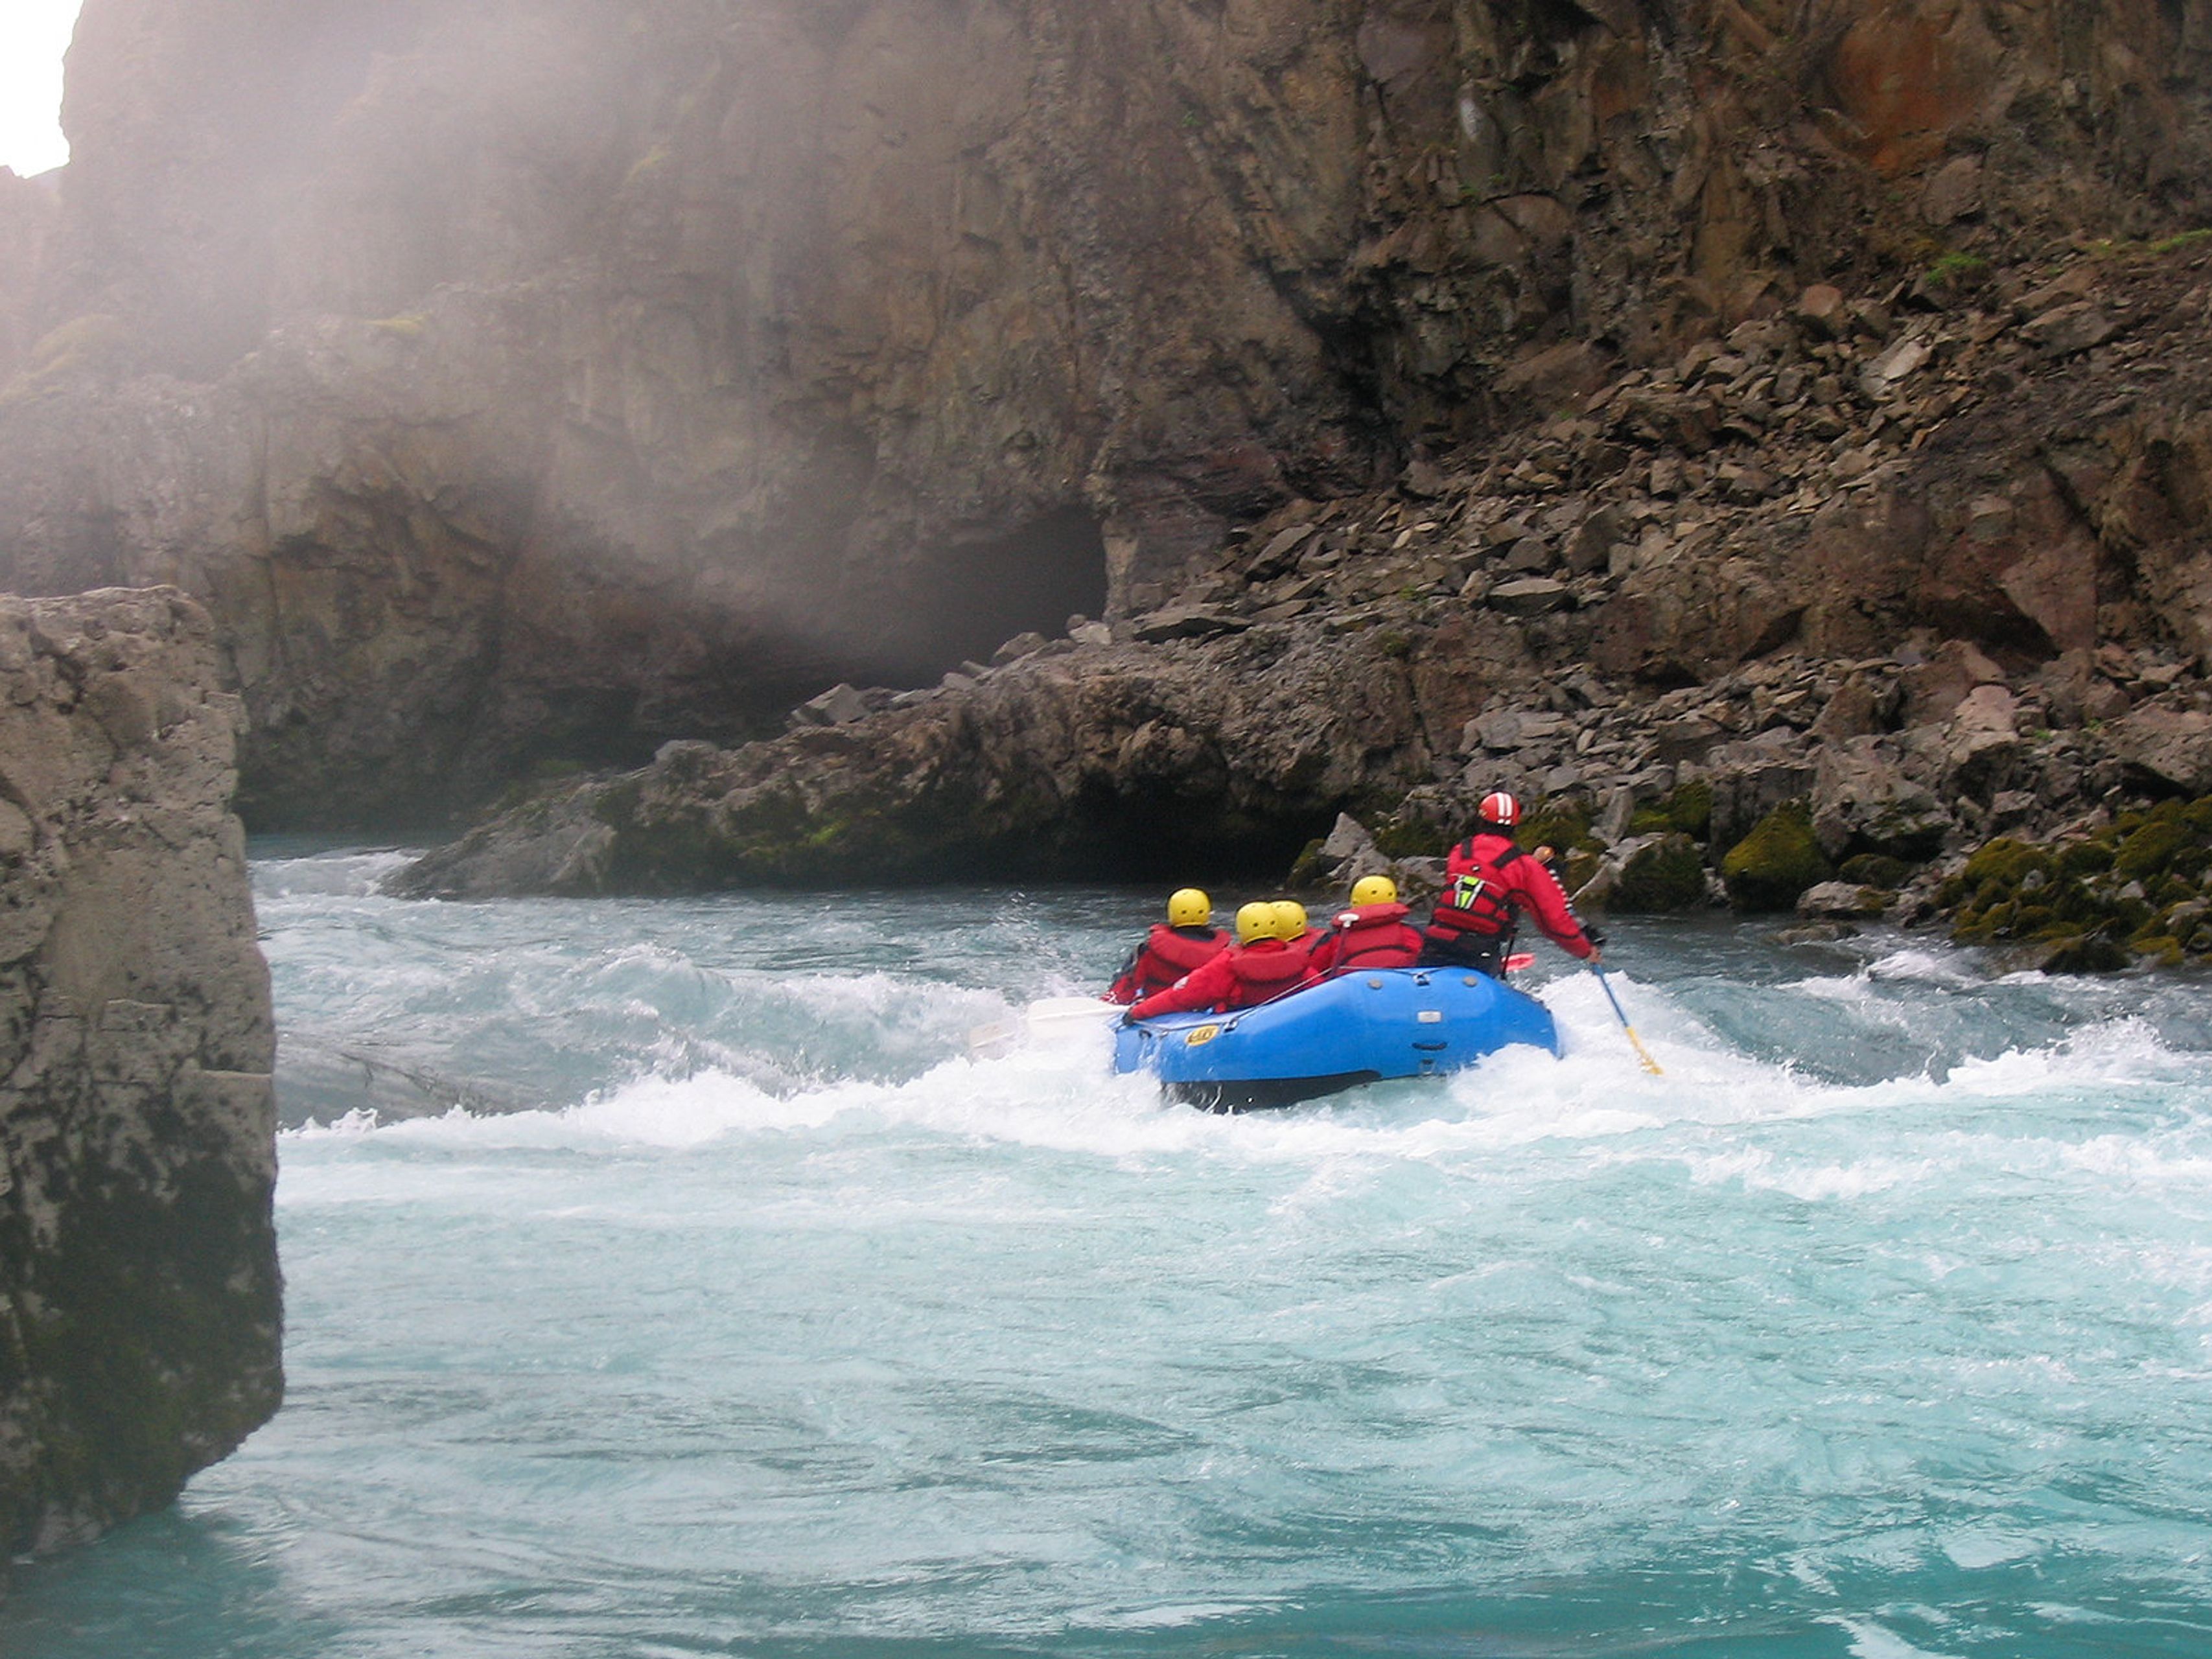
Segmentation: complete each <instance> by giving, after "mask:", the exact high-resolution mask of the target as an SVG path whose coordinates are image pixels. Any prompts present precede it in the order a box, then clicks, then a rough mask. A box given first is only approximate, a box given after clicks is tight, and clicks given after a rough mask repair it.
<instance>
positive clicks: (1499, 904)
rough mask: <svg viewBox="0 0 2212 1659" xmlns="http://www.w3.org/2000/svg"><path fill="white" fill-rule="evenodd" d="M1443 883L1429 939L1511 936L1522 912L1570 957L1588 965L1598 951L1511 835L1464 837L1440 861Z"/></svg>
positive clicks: (1545, 872)
mask: <svg viewBox="0 0 2212 1659" xmlns="http://www.w3.org/2000/svg"><path fill="white" fill-rule="evenodd" d="M1444 874H1445V876H1446V877H1447V880H1446V882H1445V884H1444V890H1443V893H1442V894H1440V895H1439V896H1437V908H1436V911H1435V913H1434V914H1433V915H1431V916H1430V918H1429V927H1428V933H1429V937H1430V938H1431V939H1449V938H1450V937H1451V936H1452V935H1453V934H1455V933H1474V934H1477V935H1479V936H1480V937H1483V938H1492V937H1494V936H1496V935H1497V934H1499V933H1508V932H1510V931H1511V929H1512V927H1513V924H1514V921H1515V919H1516V916H1517V915H1519V914H1520V913H1521V912H1522V911H1526V912H1527V913H1528V915H1531V916H1533V917H1534V918H1535V921H1536V926H1537V927H1541V928H1542V929H1543V930H1544V933H1545V936H1546V937H1547V939H1550V940H1551V941H1552V942H1553V944H1554V945H1558V946H1559V948H1560V949H1561V950H1563V951H1565V952H1566V953H1567V954H1568V955H1569V956H1572V957H1581V958H1583V960H1585V961H1587V960H1588V959H1589V957H1594V956H1595V955H1596V954H1597V948H1596V947H1595V945H1592V944H1591V943H1590V942H1589V939H1587V938H1585V937H1584V936H1583V928H1582V923H1581V922H1579V921H1577V920H1576V919H1575V913H1574V911H1573V909H1572V908H1571V907H1570V906H1569V905H1568V903H1567V896H1566V893H1565V890H1564V889H1562V888H1561V887H1560V885H1559V878H1558V877H1557V876H1555V875H1553V873H1552V872H1551V869H1550V867H1549V866H1547V865H1546V864H1544V863H1543V861H1542V860H1539V859H1533V858H1530V857H1529V856H1528V854H1526V853H1523V852H1522V850H1521V849H1520V848H1517V847H1516V846H1515V845H1514V844H1513V840H1512V837H1511V836H1500V835H1494V834H1492V833H1491V832H1489V831H1487V830H1484V831H1480V832H1478V833H1476V834H1474V835H1472V836H1468V838H1467V839H1466V840H1465V841H1463V842H1460V844H1459V845H1458V846H1456V847H1455V848H1452V849H1451V852H1450V854H1449V855H1448V856H1447V857H1446V858H1445V860H1444Z"/></svg>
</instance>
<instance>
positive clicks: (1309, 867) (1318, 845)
mask: <svg viewBox="0 0 2212 1659" xmlns="http://www.w3.org/2000/svg"><path fill="white" fill-rule="evenodd" d="M1327 839H1328V837H1327V836H1315V837H1314V838H1313V839H1312V840H1311V841H1310V842H1307V843H1306V844H1305V845H1304V847H1303V848H1300V849H1299V851H1298V855H1297V858H1295V859H1293V860H1291V873H1290V875H1289V877H1288V878H1287V880H1288V882H1289V884H1290V885H1291V886H1292V887H1293V888H1308V887H1318V886H1320V885H1321V884H1322V883H1323V882H1325V881H1327V880H1328V878H1329V877H1330V876H1331V875H1333V874H1334V873H1335V870H1336V864H1335V860H1332V859H1325V858H1323V857H1322V854H1321V849H1322V842H1324V841H1326V840H1327Z"/></svg>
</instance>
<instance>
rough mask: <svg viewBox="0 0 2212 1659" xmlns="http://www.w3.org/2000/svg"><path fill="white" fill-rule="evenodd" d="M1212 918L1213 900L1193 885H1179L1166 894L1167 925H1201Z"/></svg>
mask: <svg viewBox="0 0 2212 1659" xmlns="http://www.w3.org/2000/svg"><path fill="white" fill-rule="evenodd" d="M1212 920H1213V901H1212V899H1210V898H1208V897H1206V895H1205V894H1203V893H1201V892H1200V891H1199V890H1198V889H1197V888H1195V887H1179V888H1177V889H1176V890H1175V891H1174V892H1172V893H1170V894H1169V895H1168V926H1169V927H1205V926H1206V923H1207V922H1209V921H1212Z"/></svg>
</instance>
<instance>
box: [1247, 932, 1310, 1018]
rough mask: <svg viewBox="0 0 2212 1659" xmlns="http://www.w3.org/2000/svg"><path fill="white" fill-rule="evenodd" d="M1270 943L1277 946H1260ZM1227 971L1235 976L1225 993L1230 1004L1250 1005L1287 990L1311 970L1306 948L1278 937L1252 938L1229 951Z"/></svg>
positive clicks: (1293, 986) (1298, 982)
mask: <svg viewBox="0 0 2212 1659" xmlns="http://www.w3.org/2000/svg"><path fill="white" fill-rule="evenodd" d="M1265 945H1277V946H1279V947H1280V948H1279V949H1277V950H1273V951H1270V950H1265V949H1262V948H1261V947H1262V946H1265ZM1229 967H1230V971H1231V973H1233V974H1234V975H1236V976H1237V983H1236V987H1235V988H1234V989H1233V990H1231V993H1230V995H1229V1005H1228V1006H1230V1007H1231V1008H1254V1007H1257V1006H1259V1005H1260V1004H1261V1003H1263V1002H1267V1001H1272V1000H1273V999H1274V998H1276V997H1279V996H1281V995H1282V994H1284V993H1285V992H1286V991H1291V990H1295V989H1297V987H1298V986H1299V985H1300V984H1301V983H1302V982H1303V981H1304V979H1305V977H1306V975H1308V974H1309V973H1310V972H1311V971H1312V967H1311V964H1310V963H1308V962H1307V960H1306V952H1305V951H1304V949H1303V948H1302V947H1301V946H1299V945H1291V944H1285V942H1284V941H1283V940H1281V939H1255V940H1254V941H1253V942H1252V943H1251V944H1250V945H1242V946H1240V947H1238V948H1237V950H1234V951H1231V952H1230V953H1229Z"/></svg>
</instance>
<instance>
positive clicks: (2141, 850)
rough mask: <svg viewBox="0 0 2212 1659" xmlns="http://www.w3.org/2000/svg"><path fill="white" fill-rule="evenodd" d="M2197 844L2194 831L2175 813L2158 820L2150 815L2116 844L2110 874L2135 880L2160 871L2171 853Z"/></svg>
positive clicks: (2171, 855) (2159, 817)
mask: <svg viewBox="0 0 2212 1659" xmlns="http://www.w3.org/2000/svg"><path fill="white" fill-rule="evenodd" d="M2198 843H2199V837H2198V835H2197V831H2196V830H2194V829H2191V828H2190V826H2189V825H2188V824H2187V823H2185V822H2184V821H2183V820H2182V817H2181V815H2180V814H2179V812H2176V813H2173V814H2171V815H2168V816H2163V817H2161V816H2160V815H2159V814H2153V815H2152V816H2151V817H2148V818H2147V819H2146V820H2144V822H2143V825H2142V828H2141V829H2137V830H2136V832H2135V833H2134V834H2133V835H2131V836H2129V837H2128V838H2127V839H2126V840H2125V841H2124V842H2121V843H2120V849H2119V851H2118V854H2116V855H2115V856H2114V857H2113V860H2112V872H2113V873H2114V874H2116V875H2118V876H2121V877H2124V878H2127V879H2129V880H2131V881H2139V880H2142V879H2143V878H2147V877H2149V876H2153V875H2155V874H2157V873H2158V872H2160V871H2162V870H2164V869H2165V868H2166V865H2167V864H2168V863H2169V862H2170V861H2171V860H2172V858H2173V856H2174V854H2177V853H2179V852H2182V851H2185V850H2186V849H2188V848H2195V847H2197V845H2198Z"/></svg>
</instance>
